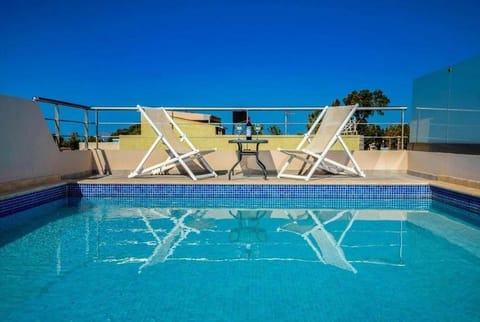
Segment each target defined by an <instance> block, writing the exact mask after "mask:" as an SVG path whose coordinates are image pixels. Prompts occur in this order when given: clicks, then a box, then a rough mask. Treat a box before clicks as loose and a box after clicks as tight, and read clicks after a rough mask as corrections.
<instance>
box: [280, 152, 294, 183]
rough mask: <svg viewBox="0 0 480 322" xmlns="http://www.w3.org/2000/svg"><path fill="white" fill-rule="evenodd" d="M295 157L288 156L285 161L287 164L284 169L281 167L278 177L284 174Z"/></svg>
mask: <svg viewBox="0 0 480 322" xmlns="http://www.w3.org/2000/svg"><path fill="white" fill-rule="evenodd" d="M293 158H294V157H293V156H290V157H289V158H288V160H287V162H285V164H284V165H283V167H282V169H280V172H279V173H278V175H277V178H280V177H281V176H282V175H283V173H284V172H285V171H286V170H287V168H288V166H289V165H290V163H291V162H292V160H293Z"/></svg>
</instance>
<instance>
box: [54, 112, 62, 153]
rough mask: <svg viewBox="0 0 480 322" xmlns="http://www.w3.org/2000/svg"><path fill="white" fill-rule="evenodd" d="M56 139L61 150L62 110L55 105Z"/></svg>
mask: <svg viewBox="0 0 480 322" xmlns="http://www.w3.org/2000/svg"><path fill="white" fill-rule="evenodd" d="M55 138H56V141H57V146H58V147H59V148H60V145H61V144H60V143H61V142H60V108H59V107H58V104H55Z"/></svg>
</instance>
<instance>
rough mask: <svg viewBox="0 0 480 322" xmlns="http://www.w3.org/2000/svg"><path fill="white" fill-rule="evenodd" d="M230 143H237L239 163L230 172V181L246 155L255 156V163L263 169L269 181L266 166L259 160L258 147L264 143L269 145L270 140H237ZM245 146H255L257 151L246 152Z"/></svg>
mask: <svg viewBox="0 0 480 322" xmlns="http://www.w3.org/2000/svg"><path fill="white" fill-rule="evenodd" d="M228 143H235V144H237V159H238V160H237V162H236V163H235V164H234V165H233V167H232V168H231V169H230V170H228V180H231V176H232V172H234V169H235V167H236V166H237V165H238V164H239V163H240V161H242V157H243V156H244V155H255V161H257V164H258V166H259V167H260V168H261V169H262V172H263V177H264V179H265V180H267V168H266V167H265V165H264V164H263V163H262V161H260V159H259V158H258V147H259V146H260V144H262V143H268V140H259V139H256V140H255V139H252V140H245V139H235V140H228ZM243 144H255V145H256V146H255V150H245V149H243Z"/></svg>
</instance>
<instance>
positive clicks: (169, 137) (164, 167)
mask: <svg viewBox="0 0 480 322" xmlns="http://www.w3.org/2000/svg"><path fill="white" fill-rule="evenodd" d="M137 108H138V110H139V112H140V113H141V114H142V116H143V117H144V118H145V119H146V120H147V122H148V123H149V124H150V126H151V127H152V129H153V131H154V132H155V134H156V135H157V138H156V139H155V141H154V142H153V143H152V145H151V146H150V148H149V149H148V151H147V153H146V154H145V156H144V157H143V159H142V160H141V161H140V163H139V164H138V166H137V167H136V168H135V170H134V171H132V172H131V173H130V175H129V176H128V177H129V178H134V177H137V176H139V175H142V174H147V173H148V174H163V173H166V172H167V171H168V170H170V169H171V168H174V167H176V166H177V165H181V167H182V168H183V169H184V170H185V171H186V172H187V173H188V175H189V176H190V177H191V178H192V179H193V180H197V179H202V178H208V177H216V176H217V174H216V173H215V171H214V170H213V168H212V167H211V166H210V164H209V163H208V162H207V160H205V158H204V155H205V154H207V153H210V152H214V151H216V149H210V150H205V151H200V150H198V149H197V148H196V147H195V146H194V145H193V144H192V142H191V141H190V140H189V139H188V137H187V135H186V134H185V133H184V132H183V131H182V129H180V127H179V126H178V125H177V124H176V123H175V122H174V121H173V118H172V117H171V116H170V115H169V113H168V112H167V110H165V109H164V108H147V107H142V106H140V105H137ZM159 143H163V144H164V145H165V146H166V152H167V153H168V158H167V159H166V160H165V161H163V162H161V163H158V164H155V165H152V166H150V167H148V168H145V169H144V168H143V166H144V164H145V162H146V161H147V160H148V158H149V157H150V156H151V155H152V153H153V151H154V150H155V148H156V147H157V145H158V144H159ZM190 161H194V162H195V161H197V162H196V164H197V165H198V166H200V168H202V169H203V170H204V171H206V173H203V174H194V173H193V171H192V169H191V168H190V166H189V165H188V164H187V162H190Z"/></svg>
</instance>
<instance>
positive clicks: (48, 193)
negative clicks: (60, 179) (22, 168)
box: [0, 184, 67, 217]
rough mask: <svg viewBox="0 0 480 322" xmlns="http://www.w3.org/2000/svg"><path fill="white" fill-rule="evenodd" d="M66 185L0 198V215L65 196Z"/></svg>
mask: <svg viewBox="0 0 480 322" xmlns="http://www.w3.org/2000/svg"><path fill="white" fill-rule="evenodd" d="M66 187H67V185H66V184H64V185H59V186H55V187H52V188H47V189H44V190H40V191H35V192H30V193H26V194H23V195H19V196H16V197H12V198H8V199H2V200H0V217H5V216H8V215H11V214H13V213H16V212H19V211H22V210H27V209H30V208H33V207H36V206H40V205H43V204H46V203H49V202H51V201H55V200H59V199H63V198H65V197H67V188H66Z"/></svg>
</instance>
